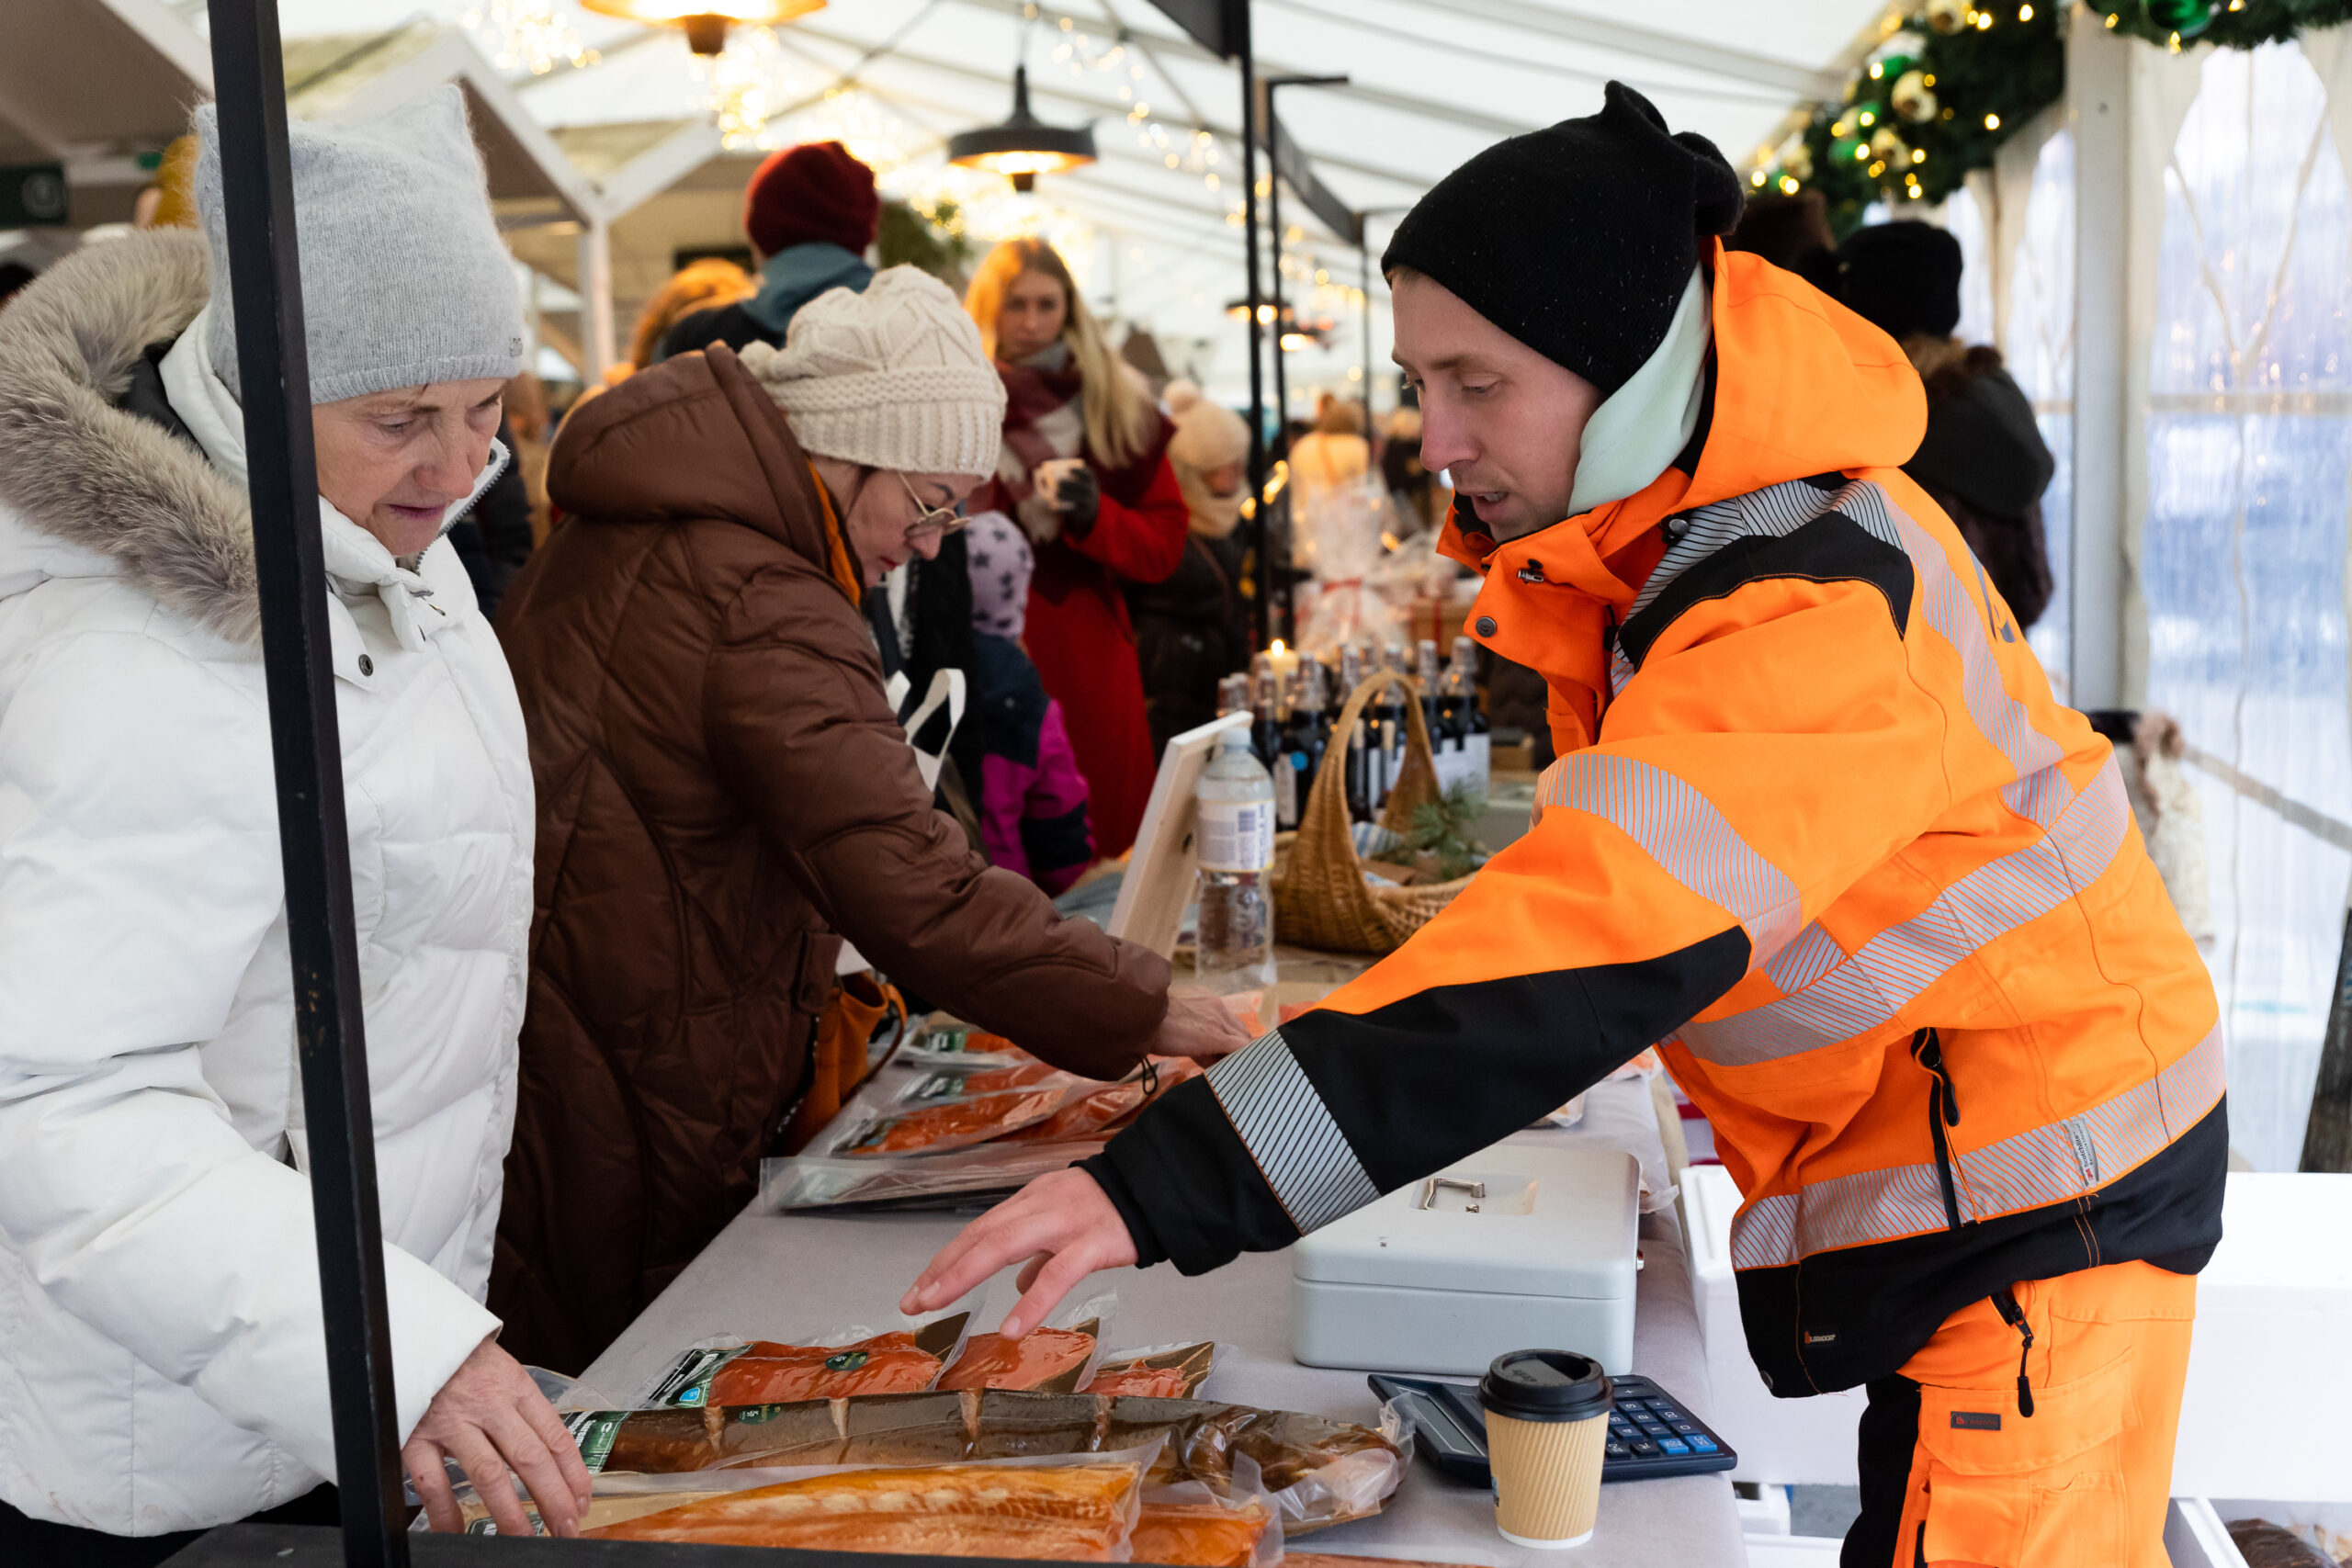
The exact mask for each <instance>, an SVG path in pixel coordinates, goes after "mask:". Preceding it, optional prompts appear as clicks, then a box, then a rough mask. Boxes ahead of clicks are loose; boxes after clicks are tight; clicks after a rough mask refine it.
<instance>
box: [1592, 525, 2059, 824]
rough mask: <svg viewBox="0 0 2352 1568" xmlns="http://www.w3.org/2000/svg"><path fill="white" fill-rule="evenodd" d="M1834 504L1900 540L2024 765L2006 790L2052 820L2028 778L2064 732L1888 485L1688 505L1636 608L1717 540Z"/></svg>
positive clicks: (1978, 696)
mask: <svg viewBox="0 0 2352 1568" xmlns="http://www.w3.org/2000/svg"><path fill="white" fill-rule="evenodd" d="M1829 512H1836V513H1840V514H1841V515H1843V516H1845V517H1846V518H1848V519H1849V520H1850V521H1851V522H1852V523H1853V524H1854V525H1856V526H1858V527H1860V529H1861V530H1862V531H1863V532H1865V533H1867V534H1869V535H1871V536H1872V537H1873V538H1876V539H1878V540H1879V541H1880V542H1882V543H1883V544H1886V545H1890V546H1893V547H1894V548H1896V549H1898V550H1901V551H1902V552H1903V553H1904V555H1905V557H1906V558H1909V560H1910V562H1911V570H1912V573H1913V576H1914V578H1915V579H1916V581H1917V583H1918V593H1919V613H1920V617H1921V619H1923V620H1925V621H1926V622H1927V624H1928V626H1932V627H1933V628H1934V629H1935V631H1936V633H1937V635H1938V636H1939V637H1942V638H1943V639H1944V640H1945V641H1946V642H1948V643H1950V644H1951V647H1952V649H1953V650H1954V651H1955V652H1957V653H1958V654H1959V655H1960V662H1961V694H1962V701H1964V702H1965V703H1966V704H1967V706H1968V713H1969V716H1970V717H1971V718H1972V719H1973V720H1974V721H1975V723H1976V728H1977V729H1978V730H1979V731H1980V732H1981V733H1982V734H1983V735H1984V737H1985V739H1987V740H1989V741H1991V742H1992V743H1993V744H1994V745H1996V746H1997V747H1999V748H2000V749H2001V752H2002V754H2003V755H2005V756H2007V758H2008V759H2009V762H2010V765H2011V766H2012V767H2014V768H2015V769H2016V770H2017V775H2018V783H2016V784H2011V785H2009V786H2008V788H2007V789H2006V790H2004V791H2003V794H2004V795H2007V797H2008V799H2009V804H2010V806H2011V807H2014V808H2015V809H2016V810H2017V811H2018V814H2019V815H2021V816H2024V817H2028V818H2032V819H2033V820H2034V821H2037V822H2040V823H2041V824H2042V825H2043V826H2044V827H2047V826H2049V824H2050V821H2051V817H2050V816H2044V815H2041V813H2040V810H2038V809H2036V807H2045V808H2048V809H2049V810H2051V811H2052V814H2053V815H2054V812H2055V809H2056V807H2063V806H2064V800H2063V799H2062V800H2060V801H2058V802H2057V803H2056V806H2052V805H2051V804H2050V802H2049V798H2048V795H2047V794H2046V793H2044V794H2042V795H2035V794H2034V793H2033V792H2032V791H2031V790H2029V789H2026V788H2025V785H2026V784H2028V783H2030V781H2031V780H2033V779H2034V778H2035V777H2036V775H2038V774H2041V773H2043V772H2044V770H2046V769H2048V768H2050V767H2052V765H2054V764H2055V763H2056V762H2057V761H2058V760H2059V759H2060V758H2061V757H2062V756H2063V755H2064V750H2063V749H2062V748H2061V747H2060V746H2059V745H2058V743H2057V741H2055V740H2053V739H2051V738H2050V737H2049V736H2047V735H2044V734H2042V733H2041V731H2040V730H2039V729H2037V728H2034V726H2033V721H2032V719H2031V718H2030V716H2028V714H2027V712H2026V707H2025V705H2024V704H2023V703H2020V702H2018V700H2017V699H2016V698H2015V697H2013V696H2011V695H2010V694H2009V693H2008V689H2007V687H2006V686H2004V685H2003V684H2002V683H2001V667H2000V662H1999V660H1997V659H1996V658H1995V657H1994V653H1993V644H1992V639H1991V635H1990V633H1989V632H1988V631H1987V629H1986V626H1985V616H1984V614H1983V613H1982V612H1980V610H1979V609H1978V607H1977V602H1976V599H1975V597H1974V596H1973V594H1971V592H1969V589H1968V585H1967V584H1966V583H1965V582H1963V581H1961V579H1960V578H1959V577H1958V576H1956V575H1955V574H1954V573H1953V571H1952V569H1951V557H1949V556H1947V555H1946V554H1945V553H1944V549H1943V547H1942V546H1941V545H1939V544H1938V543H1936V540H1935V536H1933V535H1932V534H1930V533H1928V530H1927V529H1925V528H1923V527H1921V526H1920V525H1918V524H1917V522H1915V521H1913V520H1912V519H1911V518H1910V517H1909V516H1907V515H1906V514H1905V513H1903V512H1902V511H1901V510H1900V509H1898V508H1897V507H1896V506H1895V505H1894V501H1893V499H1892V498H1891V497H1889V496H1888V494H1887V493H1886V491H1885V490H1884V489H1883V488H1882V487H1880V486H1879V485H1877V484H1874V483H1871V481H1869V480H1867V479H1857V480H1855V481H1853V482H1852V483H1850V484H1848V485H1845V486H1843V487H1842V488H1840V489H1838V490H1835V491H1823V490H1817V489H1815V487H1814V486H1813V485H1811V484H1809V483H1807V482H1805V481H1804V480H1802V479H1796V480H1792V481H1790V482H1788V483H1786V484H1778V485H1771V486H1768V487H1767V488H1765V489H1763V490H1759V491H1751V492H1749V493H1748V494H1746V495H1739V496H1734V497H1732V498H1731V499H1730V500H1728V501H1722V502H1715V503H1713V505H1709V506H1702V507H1700V508H1699V509H1697V510H1696V511H1694V512H1692V513H1690V514H1689V520H1688V524H1687V526H1686V529H1685V531H1684V533H1683V535H1682V536H1681V537H1680V538H1679V539H1677V540H1676V541H1675V542H1674V543H1673V544H1671V545H1669V546H1668V547H1667V551H1666V554H1665V556H1664V557H1663V558H1660V559H1659V561H1658V564H1657V570H1654V571H1652V572H1651V573H1650V575H1649V579H1648V581H1645V582H1644V583H1643V584H1642V591H1641V592H1639V593H1638V594H1636V595H1634V606H1633V609H1632V610H1631V611H1630V612H1628V616H1629V618H1630V617H1631V616H1632V615H1640V614H1641V613H1642V612H1643V611H1644V610H1646V609H1647V608H1649V606H1650V605H1651V604H1653V603H1655V602H1656V601H1657V597H1658V595H1659V594H1660V593H1662V592H1665V591H1666V588H1667V586H1668V584H1669V583H1671V582H1673V581H1674V580H1675V579H1676V578H1678V577H1679V576H1680V575H1681V574H1682V573H1683V572H1685V571H1688V570H1690V569H1691V567H1693V566H1695V565H1697V564H1698V563H1699V562H1700V561H1702V560H1704V559H1705V558H1707V557H1709V556H1711V555H1713V554H1714V553H1715V552H1716V551H1717V550H1720V549H1722V548H1724V547H1725V546H1727V545H1729V544H1731V543H1733V542H1734V541H1735V540H1738V539H1743V538H1757V537H1764V538H1785V537H1786V536H1789V535H1791V534H1793V533H1795V532H1796V531H1797V530H1798V529H1799V528H1801V527H1803V526H1804V525H1806V524H1807V523H1810V522H1812V521H1813V520H1814V519H1815V518H1816V517H1819V516H1821V515H1822V514H1823V513H1829Z"/></svg>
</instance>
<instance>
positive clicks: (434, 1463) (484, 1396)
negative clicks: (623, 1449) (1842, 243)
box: [401, 1188, 1110, 1536]
mask: <svg viewBox="0 0 2352 1568" xmlns="http://www.w3.org/2000/svg"><path fill="white" fill-rule="evenodd" d="M1096 1190H1097V1191H1098V1192H1099V1191H1100V1190H1101V1189H1100V1188H1097V1189H1096ZM1016 1201H1018V1200H1017V1199H1016ZM1109 1202H1110V1200H1109V1199H1107V1198H1106V1199H1104V1200H1103V1203H1104V1205H1105V1206H1106V1207H1107V1206H1108V1205H1109ZM445 1454H446V1455H447V1456H448V1457H449V1458H451V1459H454V1460H456V1461H458V1464H460V1465H461V1466H463V1467H464V1469H465V1472H466V1478H467V1479H468V1480H469V1481H470V1482H472V1483H473V1487H474V1491H475V1493H476V1494H477V1495H480V1496H481V1500H482V1502H483V1503H484V1504H486V1505H488V1506H489V1508H490V1517H491V1518H492V1519H493V1520H494V1521H496V1523H497V1525H498V1533H499V1534H501V1535H506V1536H527V1535H529V1534H530V1533H531V1521H530V1518H529V1517H528V1516H527V1515H526V1514H525V1513H524V1511H523V1500H522V1499H521V1498H519V1497H517V1496H515V1488H514V1486H513V1485H512V1484H511V1483H509V1482H508V1479H507V1477H508V1476H509V1474H510V1473H511V1474H513V1475H515V1476H518V1477H520V1478H521V1480H522V1483H523V1484H524V1485H525V1486H526V1487H527V1488H529V1489H530V1494H531V1500H532V1501H533V1502H535V1503H537V1505H538V1508H539V1518H540V1519H541V1521H542V1522H544V1523H545V1524H546V1525H547V1527H548V1534H549V1535H562V1536H572V1535H578V1534H579V1533H580V1518H581V1516H582V1514H583V1513H585V1512H586V1511H587V1508H588V1499H589V1496H590V1495H591V1494H592V1492H593V1491H594V1482H593V1481H592V1480H591V1479H590V1478H589V1474H588V1467H587V1466H586V1465H585V1464H583V1463H582V1462H581V1459H580V1448H579V1445H578V1444H576V1443H574V1442H573V1441H572V1440H571V1433H570V1432H567V1431H566V1430H564V1426H563V1418H562V1417H561V1416H558V1415H557V1414H556V1413H555V1406H554V1405H552V1404H548V1401H547V1395H545V1394H543V1393H540V1392H539V1385H538V1384H537V1383H535V1382H532V1381H531V1374H530V1373H529V1372H527V1371H524V1370H523V1363H522V1362H520V1361H518V1360H516V1359H515V1358H514V1357H512V1356H510V1355H508V1354H507V1353H506V1352H505V1351H503V1350H502V1349H500V1348H498V1344H497V1341H495V1340H492V1339H485V1340H483V1341H482V1342H481V1344H479V1345H477V1346H475V1347H474V1351H473V1354H472V1355H470V1356H468V1357H467V1358H466V1359H465V1360H464V1361H463V1362H461V1363H459V1365H458V1370H457V1371H455V1372H452V1373H451V1374H450V1375H449V1381H448V1382H446V1383H443V1384H442V1385H441V1392H440V1393H436V1394H435V1395H434V1396H433V1403H432V1404H428V1405H426V1406H425V1408H424V1417H423V1418H422V1419H421V1420H419V1421H418V1422H417V1424H416V1430H415V1431H413V1433H411V1434H410V1435H409V1439H408V1445H407V1446H406V1447H405V1448H403V1449H401V1463H403V1464H404V1465H406V1466H407V1467H408V1476H409V1480H410V1481H411V1482H412V1483H414V1485H415V1487H416V1495H417V1496H418V1497H419V1498H420V1499H422V1500H423V1502H424V1517H425V1519H426V1521H427V1522H428V1523H429V1524H431V1526H432V1527H433V1528H434V1529H436V1530H440V1531H443V1532H445V1533H447V1532H452V1531H456V1530H460V1529H464V1528H465V1518H464V1516H463V1515H462V1514H460V1513H459V1512H458V1500H457V1495H456V1494H455V1493H454V1492H453V1491H452V1490H451V1488H450V1485H449V1472H448V1471H447V1469H446V1468H445V1467H444V1466H443V1464H442V1462H441V1461H442V1456H443V1455H445Z"/></svg>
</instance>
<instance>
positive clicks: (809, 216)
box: [655, 141, 882, 360]
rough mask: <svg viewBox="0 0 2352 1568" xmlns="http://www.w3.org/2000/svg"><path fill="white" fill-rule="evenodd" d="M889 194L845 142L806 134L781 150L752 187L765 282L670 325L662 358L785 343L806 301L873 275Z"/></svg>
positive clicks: (755, 244)
mask: <svg viewBox="0 0 2352 1568" xmlns="http://www.w3.org/2000/svg"><path fill="white" fill-rule="evenodd" d="M881 213H882V198H881V197H879V196H878V195H876V192H875V189H874V171H873V170H872V169H869V168H867V167H866V166H865V164H861V163H859V162H858V161H857V160H856V159H855V158H854V157H852V156H850V152H849V149H848V148H846V147H843V146H842V144H841V143H840V142H838V141H806V142H803V143H801V144H800V145H799V146H797V147H786V148H785V149H784V150H783V151H782V152H772V153H770V154H769V155H768V158H767V161H766V162H765V163H763V164H761V165H760V166H759V169H758V171H757V172H756V173H754V174H753V175H752V180H751V183H750V184H749V185H748V186H745V187H744V189H743V238H744V239H746V240H748V241H750V242H751V245H752V259H754V260H755V261H757V262H758V263H759V279H758V287H757V288H756V289H755V290H754V291H753V292H752V295H751V297H750V298H749V299H735V300H731V301H729V302H728V303H726V304H723V305H718V306H715V307H713V308H711V309H709V310H697V311H695V313H694V314H692V315H690V316H687V317H685V318H684V320H683V321H679V322H678V324H677V325H676V326H674V327H673V328H671V329H670V333H669V335H668V336H667V337H666V338H664V339H663V340H662V352H661V353H660V354H659V355H655V358H656V359H657V360H660V359H666V358H668V357H669V356H670V355H673V354H689V353H692V352H693V351H694V350H695V349H697V348H707V347H709V346H710V345H711V344H714V343H723V344H726V345H727V346H728V347H729V348H731V349H734V350H736V351H737V352H739V353H740V352H741V350H743V349H744V348H746V347H748V346H750V345H751V344H755V343H765V344H782V343H783V342H784V334H785V333H786V331H787V330H788V329H789V328H790V327H791V325H792V318H793V315H794V313H795V312H797V310H799V309H800V307H801V306H803V305H806V304H807V303H809V300H811V299H815V298H817V296H818V295H820V294H822V293H824V292H825V291H826V290H827V289H831V288H865V285H866V283H867V282H868V280H870V279H871V278H872V277H873V276H874V268H873V266H872V265H869V264H868V263H867V261H866V259H865V254H866V252H867V251H869V250H871V249H872V248H873V245H874V227H875V224H876V221H877V220H879V219H880V217H881Z"/></svg>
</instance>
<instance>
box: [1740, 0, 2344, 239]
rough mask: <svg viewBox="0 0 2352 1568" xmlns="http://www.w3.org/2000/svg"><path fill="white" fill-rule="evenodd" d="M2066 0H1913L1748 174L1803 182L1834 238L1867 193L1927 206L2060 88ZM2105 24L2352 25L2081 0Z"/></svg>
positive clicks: (2166, 32) (2268, 33) (2284, 3)
mask: <svg viewBox="0 0 2352 1568" xmlns="http://www.w3.org/2000/svg"><path fill="white" fill-rule="evenodd" d="M2071 3H2072V0H1992V3H1991V4H1989V5H1981V6H1980V5H1978V4H1975V3H1974V0H1926V4H1925V5H1923V6H1920V8H1919V9H1917V11H1914V12H1913V13H1912V14H1911V15H1910V16H1909V17H1905V20H1904V21H1903V24H1902V25H1901V27H1899V28H1895V29H1894V31H1892V32H1891V33H1889V34H1888V36H1887V38H1886V39H1885V41H1884V42H1883V43H1881V44H1880V45H1879V46H1878V47H1877V48H1876V49H1874V50H1872V51H1871V52H1870V54H1869V55H1868V56H1867V57H1866V58H1865V59H1864V60H1863V62H1862V63H1861V65H1860V68H1858V69H1857V70H1856V71H1855V72H1854V73H1853V74H1852V75H1851V76H1850V77H1849V79H1848V81H1847V84H1846V96H1845V101H1844V102H1842V103H1839V104H1834V105H1831V104H1823V105H1820V106H1817V107H1815V110H1814V111H1813V115H1812V118H1810V119H1809V120H1807V121H1806V123H1805V125H1804V128H1803V129H1802V130H1797V131H1795V132H1793V133H1792V134H1791V135H1790V136H1789V137H1788V138H1787V139H1786V140H1785V141H1782V142H1781V144H1780V145H1779V146H1778V147H1776V148H1774V149H1773V150H1772V152H1771V153H1770V155H1769V156H1768V157H1767V158H1766V159H1765V160H1764V162H1763V163H1762V164H1760V165H1759V166H1758V167H1757V168H1755V169H1754V170H1752V171H1750V173H1749V175H1748V176H1747V177H1748V181H1749V183H1750V184H1751V185H1752V186H1754V187H1755V188H1756V189H1757V190H1758V191H1770V190H1778V191H1781V192H1782V193H1784V194H1786V195H1789V196H1794V195H1796V194H1798V193H1799V192H1800V191H1806V190H1816V191H1819V192H1820V193H1821V195H1822V197H1823V198H1824V199H1825V200H1826V203H1827V205H1828V211H1829V224H1830V227H1831V229H1832V230H1834V231H1836V232H1837V233H1838V236H1839V237H1840V238H1843V237H1844V236H1845V235H1846V234H1847V233H1848V232H1849V231H1851V230H1852V229H1853V228H1854V227H1855V225H1857V224H1859V223H1860V221H1861V218H1862V213H1863V211H1864V209H1867V208H1869V207H1870V206H1871V204H1872V203H1873V202H1881V201H1883V202H1884V203H1886V205H1887V206H1888V207H1890V208H1898V209H1899V208H1901V207H1903V206H1905V205H1906V204H1908V203H1910V202H1914V201H1916V202H1918V203H1920V204H1922V205H1923V206H1933V205H1934V204H1935V203H1937V202H1939V201H1941V200H1943V199H1944V198H1945V197H1948V196H1950V195H1951V193H1952V192H1954V191H1956V190H1958V189H1959V188H1960V187H1961V185H1962V182H1964V181H1965V180H1966V179H1967V178H1968V175H1969V173H1970V171H1972V170H1975V169H1982V168H1986V167H1989V166H1990V165H1991V164H1992V162H1993V154H1994V153H1995V152H1998V151H1999V149H2000V146H2001V143H2002V142H2004V141H2007V140H2008V139H2009V138H2010V137H2011V136H2013V135H2015V134H2016V133H2017V131H2018V128H2019V127H2021V126H2023V125H2024V124H2025V123H2026V122H2027V121H2028V120H2030V119H2031V118H2033V117H2034V116H2035V115H2037V114H2039V113H2041V110H2042V109H2044V108H2046V107H2049V106H2050V105H2051V104H2052V103H2055V102H2056V101H2057V100H2058V98H2059V96H2060V95H2061V94H2063V93H2064V91H2065V87H2066V46H2065V40H2064V35H2063V32H2062V30H2061V17H2060V13H2061V12H2062V11H2063V10H2064V8H2065V7H2066V6H2068V5H2070V4H2071ZM2085 5H2086V9H2087V12H2088V14H2089V15H2093V16H2097V17H2099V18H2100V19H2101V21H2102V22H2103V23H2104V24H2105V25H2106V26H2107V27H2109V28H2112V29H2114V30H2116V31H2119V32H2122V33H2126V34H2128V35H2130V36H2131V37H2132V38H2137V39H2145V40H2147V41H2148V42H2150V43H2154V44H2159V45H2162V46H2164V47H2165V48H2168V49H2171V50H2173V51H2176V52H2177V51H2179V50H2180V49H2181V48H2182V47H2183V46H2184V45H2186V44H2188V43H2210V44H2214V45H2216V46H2218V47H2220V48H2222V49H2253V48H2256V47H2257V46H2259V45H2262V44H2266V43H2276V42H2278V41H2279V40H2281V39H2290V38H2293V37H2294V36H2295V35H2296V34H2297V33H2299V32H2301V31H2302V30H2304V29H2305V28H2327V27H2335V26H2336V25H2338V24H2340V23H2343V22H2346V21H2352V0H2085Z"/></svg>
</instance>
